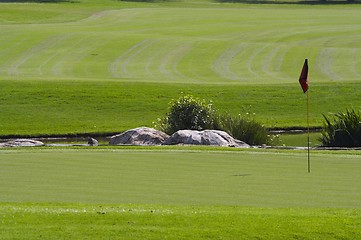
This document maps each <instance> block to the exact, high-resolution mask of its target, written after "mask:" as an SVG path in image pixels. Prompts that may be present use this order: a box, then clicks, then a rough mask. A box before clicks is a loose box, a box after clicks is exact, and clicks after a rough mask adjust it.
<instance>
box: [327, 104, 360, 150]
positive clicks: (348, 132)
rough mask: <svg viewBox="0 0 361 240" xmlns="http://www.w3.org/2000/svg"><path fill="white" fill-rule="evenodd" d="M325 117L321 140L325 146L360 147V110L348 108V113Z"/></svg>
mask: <svg viewBox="0 0 361 240" xmlns="http://www.w3.org/2000/svg"><path fill="white" fill-rule="evenodd" d="M323 117H324V119H325V123H324V127H323V131H322V135H321V137H320V141H321V143H322V145H323V146H330V147H360V146H361V113H360V110H358V111H355V110H348V109H346V113H341V112H339V113H337V114H334V116H333V118H332V119H330V118H327V117H326V116H325V115H323Z"/></svg>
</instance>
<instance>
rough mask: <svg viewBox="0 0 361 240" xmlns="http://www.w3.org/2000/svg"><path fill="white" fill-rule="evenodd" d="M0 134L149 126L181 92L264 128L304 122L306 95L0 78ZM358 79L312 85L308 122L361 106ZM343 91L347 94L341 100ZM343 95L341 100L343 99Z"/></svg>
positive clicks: (263, 88) (286, 90)
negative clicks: (246, 116) (251, 118)
mask: <svg viewBox="0 0 361 240" xmlns="http://www.w3.org/2000/svg"><path fill="white" fill-rule="evenodd" d="M0 89H2V93H1V95H0V109H1V113H2V114H1V115H0V135H2V136H6V135H32V136H34V135H47V134H68V133H104V132H106V133H111V132H120V131H124V130H127V129H130V128H135V127H139V126H149V127H152V126H153V121H156V120H157V118H158V117H163V116H165V113H166V112H167V108H168V103H169V102H170V101H171V100H172V99H176V98H178V97H180V96H181V95H182V94H191V95H194V96H196V97H199V98H201V99H206V100H212V101H213V104H214V106H215V108H217V109H218V110H219V111H220V112H229V113H232V114H234V115H237V114H239V113H242V114H246V113H247V112H248V113H250V114H251V115H253V113H255V119H256V120H257V121H260V122H261V123H263V124H265V125H266V126H267V127H290V126H301V127H303V126H307V122H306V97H305V95H304V94H303V93H302V90H301V88H300V87H299V86H298V83H297V82H296V83H294V84H282V85H272V84H270V85H255V86H251V85H246V86H242V85H204V84H203V85H199V84H170V83H169V84H165V83H163V84H156V83H130V82H116V81H111V82H102V81H90V82H89V81H0ZM360 90H361V83H357V82H356V83H348V84H338V83H334V84H326V83H319V84H314V85H313V87H312V89H311V90H310V123H311V126H322V122H323V116H322V114H323V113H324V114H328V113H329V112H337V111H338V110H339V109H346V108H352V107H357V106H361V99H360V97H359V94H358V93H359V91H360ZM345 95H347V98H345ZM345 99H347V101H345Z"/></svg>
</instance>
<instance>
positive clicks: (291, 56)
mask: <svg viewBox="0 0 361 240" xmlns="http://www.w3.org/2000/svg"><path fill="white" fill-rule="evenodd" d="M104 3H108V4H109V2H108V1H104ZM2 5H3V4H2ZM94 5H95V4H94ZM5 6H6V7H7V8H5V10H2V11H4V12H5V13H7V12H9V11H10V10H12V11H13V14H14V15H15V18H12V17H11V16H8V19H9V20H8V21H9V22H10V23H9V22H6V21H4V20H3V21H2V22H1V21H0V30H1V32H2V33H6V35H3V36H2V38H1V39H0V46H1V48H2V51H1V52H0V78H1V79H4V80H5V79H22V80H24V79H44V80H49V79H53V80H65V79H68V80H74V79H83V80H103V81H104V80H110V79H117V80H122V81H132V82H136V81H137V82H139V81H140V82H160V83H163V82H171V83H175V82H178V83H208V84H209V83H218V84H220V83H221V84H226V83H227V84H229V83H233V84H235V83H236V84H244V83H246V84H255V83H280V82H282V83H290V82H293V81H295V78H296V77H297V75H298V74H299V71H300V69H299V68H300V66H301V64H302V62H303V60H304V59H305V58H309V59H310V65H311V69H312V76H311V77H312V82H320V81H323V82H330V81H358V80H360V76H361V64H360V61H359V58H360V56H361V50H360V47H361V41H360V40H361V38H360V35H359V25H360V18H359V12H360V7H359V6H358V5H352V6H349V7H347V6H343V7H337V6H327V8H326V7H324V6H287V5H286V6H277V5H276V6H272V5H265V6H264V7H254V6H253V5H247V4H246V5H228V4H223V5H221V4H219V7H215V6H214V5H212V4H203V5H200V6H201V7H199V6H198V7H195V6H193V5H192V3H188V5H183V6H182V5H179V4H178V5H177V4H176V3H175V4H174V5H173V6H171V5H169V4H164V5H163V6H162V5H161V4H158V5H155V6H158V7H156V8H150V7H146V5H143V6H144V8H140V7H139V4H138V5H134V6H133V7H130V8H129V5H126V4H125V5H124V4H123V5H122V4H121V3H119V4H115V3H113V6H110V7H108V10H99V6H98V8H95V7H94V8H92V9H89V7H87V5H85V4H84V3H83V7H82V4H81V3H78V5H76V7H77V8H76V9H78V11H79V12H81V13H82V14H84V15H86V14H88V16H87V17H83V18H82V19H76V20H73V18H72V17H71V16H68V15H70V14H71V13H72V12H73V11H75V10H69V12H70V13H68V15H66V14H65V11H66V9H69V6H68V4H66V3H63V4H60V5H59V6H60V7H59V10H58V11H59V12H58V15H59V16H62V15H64V16H63V17H64V19H63V21H64V22H55V23H52V21H56V19H55V20H54V19H52V18H50V17H49V20H48V21H49V22H41V23H38V22H36V21H37V19H36V18H35V19H33V18H31V17H29V19H28V21H29V22H28V23H23V22H22V21H21V20H18V19H17V18H16V13H17V12H16V11H18V12H19V13H18V14H19V15H20V14H22V13H23V11H28V12H29V13H28V14H29V15H30V16H32V15H31V13H33V12H34V14H36V13H37V11H39V10H35V6H36V4H30V5H29V6H27V5H21V7H20V9H19V7H17V6H16V7H12V6H13V5H11V4H7V5H5ZM140 6H141V5H140ZM103 8H106V7H103ZM41 9H43V11H44V13H47V12H49V14H50V13H54V11H55V9H54V6H53V5H51V4H50V5H49V6H41ZM92 11H93V12H92ZM82 14H80V16H82ZM74 15H75V13H74ZM209 16H212V17H209ZM67 17H68V18H67ZM40 19H41V18H40ZM12 21H13V22H12ZM23 21H24V20H23ZM32 21H34V24H29V23H32ZM57 21H61V20H57Z"/></svg>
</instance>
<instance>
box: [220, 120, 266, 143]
mask: <svg viewBox="0 0 361 240" xmlns="http://www.w3.org/2000/svg"><path fill="white" fill-rule="evenodd" d="M218 125H219V128H220V129H221V130H223V131H225V132H228V133H229V134H230V135H232V136H233V137H234V138H236V139H239V140H242V141H244V142H246V143H248V144H250V145H261V144H272V140H273V139H272V137H271V136H270V135H269V132H268V130H267V129H266V128H265V127H264V126H263V125H262V124H260V123H259V122H256V121H255V119H254V118H253V117H252V116H250V114H248V113H247V114H246V115H245V116H241V115H240V114H239V115H238V116H232V115H230V114H225V115H220V116H219V117H218Z"/></svg>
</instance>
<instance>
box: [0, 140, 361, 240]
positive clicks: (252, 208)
mask: <svg viewBox="0 0 361 240" xmlns="http://www.w3.org/2000/svg"><path fill="white" fill-rule="evenodd" d="M182 149H183V150H182ZM311 159H312V171H311V173H310V174H309V173H307V168H306V153H305V152H304V151H282V152H279V151H260V150H247V151H244V150H242V151H237V150H235V149H233V150H232V151H224V150H221V149H213V150H212V148H205V149H203V150H202V148H199V147H198V148H184V147H183V148H170V149H169V148H168V150H167V148H164V147H163V148H144V149H142V148H139V149H138V150H137V148H130V149H123V148H95V149H84V148H78V149H49V148H40V149H38V148H36V149H21V150H2V151H0V173H1V174H0V181H1V182H2V183H4V184H1V186H0V193H1V194H0V202H1V203H0V222H1V224H0V231H1V233H2V234H1V236H0V239H9V238H10V239H14V238H15V239H16V238H26V239H59V238H68V239H79V238H97V239H109V238H126V239H140V238H143V239H144V238H146V239H159V238H170V239H184V238H187V239H209V238H211V239H219V238H226V239H325V238H327V239H357V237H358V236H359V235H360V233H361V228H360V223H361V218H360V214H361V212H360V208H361V205H360V202H359V199H360V197H361V196H360V191H359V189H360V187H361V186H360V181H358V180H357V179H358V177H359V174H360V164H361V163H360V155H359V153H358V152H337V153H336V154H335V153H330V152H313V153H312V158H311Z"/></svg>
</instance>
